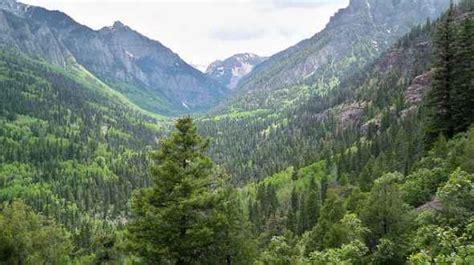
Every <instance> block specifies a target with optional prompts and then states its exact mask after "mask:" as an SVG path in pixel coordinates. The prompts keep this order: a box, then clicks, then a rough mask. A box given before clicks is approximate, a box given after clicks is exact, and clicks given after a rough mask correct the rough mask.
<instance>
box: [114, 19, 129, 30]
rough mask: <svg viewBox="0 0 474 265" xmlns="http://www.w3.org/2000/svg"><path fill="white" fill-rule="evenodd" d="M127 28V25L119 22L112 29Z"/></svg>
mask: <svg viewBox="0 0 474 265" xmlns="http://www.w3.org/2000/svg"><path fill="white" fill-rule="evenodd" d="M124 27H126V26H125V24H123V23H122V22H121V21H119V20H117V21H115V22H114V24H113V25H112V28H124Z"/></svg>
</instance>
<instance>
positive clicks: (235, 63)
mask: <svg viewBox="0 0 474 265" xmlns="http://www.w3.org/2000/svg"><path fill="white" fill-rule="evenodd" d="M265 59H266V58H265V57H260V56H258V55H256V54H253V53H238V54H234V55H232V56H231V57H229V58H227V59H224V60H216V61H214V62H212V63H211V64H210V65H209V66H208V68H207V70H206V74H207V75H208V76H210V77H211V78H213V79H215V80H216V81H218V82H219V83H221V84H222V85H225V86H227V87H228V88H230V89H233V88H234V87H236V86H237V83H238V82H239V81H240V79H242V77H244V76H246V75H247V74H249V73H250V72H251V71H252V69H253V68H254V67H255V66H256V65H258V64H260V63H261V62H263V61H264V60H265Z"/></svg>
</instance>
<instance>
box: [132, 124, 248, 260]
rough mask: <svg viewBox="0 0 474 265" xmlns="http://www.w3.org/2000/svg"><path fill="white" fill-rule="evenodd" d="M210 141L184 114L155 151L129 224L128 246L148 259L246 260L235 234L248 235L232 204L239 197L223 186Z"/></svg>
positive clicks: (134, 198)
mask: <svg viewBox="0 0 474 265" xmlns="http://www.w3.org/2000/svg"><path fill="white" fill-rule="evenodd" d="M207 146H208V141H206V140H205V139H203V138H201V137H200V136H199V135H198V134H197V133H196V128H195V126H194V125H193V122H192V119H191V118H182V119H179V120H178V121H177V123H176V131H175V132H173V133H172V134H171V136H170V137H167V138H163V139H161V140H160V149H159V150H158V151H157V152H154V153H153V155H152V158H153V160H154V161H155V164H154V166H153V167H152V174H153V176H154V183H153V186H152V187H151V188H148V189H142V190H139V191H137V192H136V193H135V194H134V196H133V198H132V212H133V216H132V218H131V220H130V223H129V224H128V226H127V228H128V238H129V245H130V248H131V249H132V250H133V251H134V252H135V253H136V254H138V255H139V256H141V257H143V259H144V260H145V261H146V262H148V263H150V264H225V263H227V264H231V263H235V262H238V261H243V262H245V260H246V259H245V256H244V255H243V252H240V251H239V249H237V248H236V246H237V245H239V244H238V242H239V241H241V240H242V239H243V238H241V237H236V236H237V235H239V234H240V235H246V234H245V231H246V227H245V226H243V225H242V222H244V220H243V219H242V218H241V216H240V215H239V211H236V210H235V209H236V208H234V207H233V206H232V205H229V204H231V203H232V202H234V201H235V200H232V199H231V198H230V197H229V196H230V194H229V193H228V192H225V191H223V190H221V187H220V184H219V177H218V175H217V174H216V169H215V166H214V164H213V163H212V161H211V160H210V158H209V157H207V156H205V155H204V153H205V151H206V148H207ZM249 243H250V241H249ZM249 245H250V244H249ZM230 246H233V247H230ZM236 254H238V255H239V256H238V260H237V258H236V256H235V255H236Z"/></svg>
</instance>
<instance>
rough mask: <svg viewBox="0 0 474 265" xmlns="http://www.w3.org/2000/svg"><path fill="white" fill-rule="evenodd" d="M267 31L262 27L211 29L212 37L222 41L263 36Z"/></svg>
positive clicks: (253, 38) (252, 38)
mask: <svg viewBox="0 0 474 265" xmlns="http://www.w3.org/2000/svg"><path fill="white" fill-rule="evenodd" d="M265 34H266V31H265V30H264V29H262V28H253V29H251V28H242V27H236V28H227V27H219V28H213V29H211V31H210V37H211V38H213V39H216V40H222V41H244V40H255V39H259V38H263V37H264V35H265Z"/></svg>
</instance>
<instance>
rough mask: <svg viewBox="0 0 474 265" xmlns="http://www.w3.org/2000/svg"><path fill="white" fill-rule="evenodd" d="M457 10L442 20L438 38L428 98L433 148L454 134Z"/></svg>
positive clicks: (429, 141) (427, 134) (452, 10)
mask: <svg viewBox="0 0 474 265" xmlns="http://www.w3.org/2000/svg"><path fill="white" fill-rule="evenodd" d="M454 19H455V11H454V7H453V5H451V7H450V9H449V11H448V12H447V14H446V15H445V17H443V18H442V22H441V23H440V25H439V27H438V28H437V30H436V36H435V58H436V61H435V65H434V77H433V85H432V88H431V90H430V92H429V95H428V107H429V109H430V114H429V120H428V127H427V131H426V143H427V145H428V146H430V145H431V144H432V143H433V142H434V141H435V140H436V139H437V138H438V136H439V135H444V136H446V137H448V138H450V137H452V136H453V134H454V124H453V120H452V109H451V93H452V90H453V85H454V84H453V73H454V70H453V69H454V54H455V50H454V40H455V29H454V23H455V22H454Z"/></svg>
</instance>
